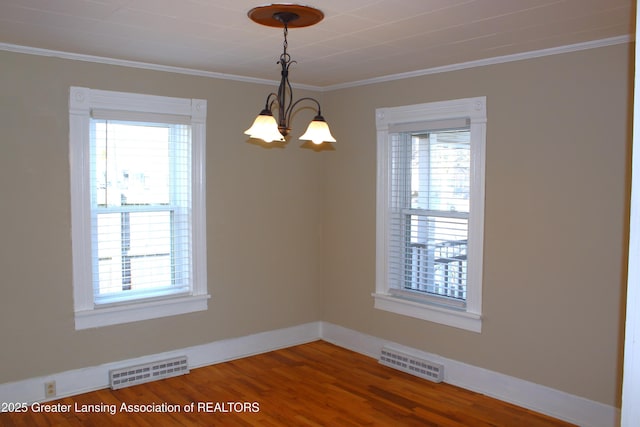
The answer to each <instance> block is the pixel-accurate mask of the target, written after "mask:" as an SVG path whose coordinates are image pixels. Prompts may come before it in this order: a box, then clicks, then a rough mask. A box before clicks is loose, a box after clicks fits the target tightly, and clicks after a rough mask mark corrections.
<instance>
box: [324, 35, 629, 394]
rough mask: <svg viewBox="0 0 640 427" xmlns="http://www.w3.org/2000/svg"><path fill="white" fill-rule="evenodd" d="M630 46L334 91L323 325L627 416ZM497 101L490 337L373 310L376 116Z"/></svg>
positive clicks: (486, 304) (489, 229)
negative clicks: (381, 110) (623, 391)
mask: <svg viewBox="0 0 640 427" xmlns="http://www.w3.org/2000/svg"><path fill="white" fill-rule="evenodd" d="M629 53H630V47H629V46H628V45H618V46H613V47H606V48H600V49H594V50H588V51H581V52H575V53H570V54H564V55H556V56H548V57H544V58H538V59H532V60H526V61H519V62H512V63H506V64H501V65H494V66H486V67H479V68H474V69H468V70H462V71H456V72H449V73H444V74H436V75H431V76H424V77H420V78H413V79H407V80H403V81H394V82H388V83H382V84H376V85H369V86H362V87H356V88H350V89H344V90H339V91H335V92H332V93H329V94H328V95H326V97H325V99H326V101H325V104H326V105H325V106H324V108H323V110H326V112H327V113H326V116H327V117H326V118H327V120H331V125H332V130H333V132H334V134H335V135H338V137H337V138H339V144H338V145H337V151H336V153H335V154H334V155H332V156H329V158H328V159H327V165H326V170H325V173H326V176H325V180H326V184H327V186H326V188H325V193H324V198H325V199H324V206H325V212H324V218H325V226H324V230H325V233H324V240H323V259H324V265H325V269H324V270H323V278H322V293H323V305H322V310H323V311H322V318H323V320H326V321H329V322H333V323H336V324H339V325H342V326H344V327H347V328H351V329H355V330H358V331H361V332H363V333H367V334H371V335H374V336H378V337H381V338H385V339H389V340H393V341H396V342H399V343H401V344H404V345H408V346H411V347H414V348H418V349H421V350H424V351H428V352H431V353H436V354H440V355H442V356H445V357H448V358H452V359H455V360H459V361H462V362H466V363H469V364H472V365H475V366H480V367H483V368H487V369H490V370H494V371H497V372H502V373H505V374H508V375H512V376H515V377H518V378H522V379H525V380H529V381H532V382H535V383H539V384H542V385H546V386H549V387H552V388H555V389H559V390H563V391H566V392H568V393H571V394H575V395H578V396H583V397H586V398H589V399H593V400H596V401H599V402H602V403H605V404H608V405H615V406H619V404H620V398H619V394H620V393H619V390H620V385H621V358H622V351H621V349H622V342H621V340H622V334H621V329H622V322H623V311H622V310H623V309H622V307H623V305H622V300H623V292H624V279H625V270H624V265H625V259H626V249H625V247H626V233H627V226H626V223H627V208H628V191H629V188H628V183H627V182H628V180H627V178H628V177H627V175H628V168H627V166H628V155H629V150H630V149H629V146H630V145H629V144H630V143H629V141H630V125H629V120H630V94H629V92H630V91H631V87H630V85H629V81H630V65H629ZM474 96H486V97H487V116H488V123H487V159H486V168H487V175H486V210H485V243H484V247H485V252H484V279H483V308H484V310H483V313H484V321H483V329H482V333H481V334H476V333H473V332H467V331H463V330H460V329H455V328H451V327H446V326H440V325H437V324H434V323H430V322H426V321H421V320H416V319H411V318H407V317H403V316H400V315H396V314H392V313H388V312H384V311H380V310H375V309H374V308H373V298H372V297H371V293H372V292H373V291H374V289H375V268H374V267H375V207H376V205H375V196H376V195H375V190H376V186H375V181H376V155H375V153H376V134H375V115H374V112H375V109H376V108H377V107H392V106H399V105H407V104H415V103H423V102H429V101H439V100H446V99H456V98H466V97H474Z"/></svg>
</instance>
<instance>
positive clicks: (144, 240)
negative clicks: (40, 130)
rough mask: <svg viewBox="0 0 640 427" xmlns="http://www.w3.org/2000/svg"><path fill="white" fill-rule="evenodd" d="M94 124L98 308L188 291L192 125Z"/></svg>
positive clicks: (94, 251)
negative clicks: (103, 305)
mask: <svg viewBox="0 0 640 427" xmlns="http://www.w3.org/2000/svg"><path fill="white" fill-rule="evenodd" d="M95 116H96V115H95V114H94V118H92V119H91V121H90V147H91V148H90V191H91V242H92V266H93V267H92V276H93V277H92V282H93V293H94V303H95V304H96V305H101V304H110V303H116V302H120V301H127V300H131V299H139V298H151V297H157V296H166V295H174V294H180V293H185V294H186V293H188V292H189V291H190V286H191V285H190V283H191V276H192V272H191V262H190V259H191V253H190V250H191V249H190V248H191V247H192V245H191V235H192V230H191V176H192V173H191V163H192V162H191V126H190V125H185V124H173V123H159V122H137V121H128V120H113V119H108V120H107V119H96V118H95Z"/></svg>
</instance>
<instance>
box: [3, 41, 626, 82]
mask: <svg viewBox="0 0 640 427" xmlns="http://www.w3.org/2000/svg"><path fill="white" fill-rule="evenodd" d="M633 40H634V38H633V37H632V36H629V35H627V36H618V37H610V38H606V39H600V40H592V41H588V42H584V43H576V44H570V45H565V46H558V47H553V48H549V49H541V50H533V51H529V52H522V53H516V54H511V55H504V56H496V57H493V58H486V59H480V60H476V61H469V62H462V63H458V64H451V65H444V66H442V67H434V68H426V69H422V70H416V71H409V72H406V73H398V74H390V75H386V76H380V77H374V78H371V79H364V80H357V81H353V82H347V83H339V84H335V85H329V86H314V85H306V84H292V86H293V87H294V88H296V89H306V90H311V91H316V92H330V91H333V90H338V89H346V88H352V87H357V86H365V85H370V84H376V83H384V82H390V81H394V80H403V79H409V78H412V77H420V76H426V75H430V74H439V73H447V72H450V71H458V70H464V69H467V68H475V67H484V66H487V65H495V64H502V63H505V62H514V61H522V60H526V59H532V58H539V57H542V56H550V55H559V54H563V53H570V52H577V51H581V50H587V49H595V48H599V47H605V46H612V45H617V44H624V43H630V42H632V41H633ZM0 50H4V51H9V52H16V53H24V54H28V55H38V56H48V57H54V58H61V59H70V60H74V61H84V62H94V63H99V64H108V65H117V66H121V67H130V68H142V69H147V70H154V71H164V72H168V73H177V74H186V75H191V76H199V77H208V78H214V79H223V80H234V81H239V82H245V83H256V84H264V85H277V84H279V81H276V80H268V79H259V78H255V77H247V76H238V75H234V74H226V73H217V72H213V71H204V70H196V69H192V68H183V67H174V66H170V65H160V64H152V63H148V62H139V61H130V60H126V59H116V58H108V57H103V56H94V55H84V54H79V53H73V52H65V51H59V50H50V49H41V48H36V47H30V46H21V45H15V44H9V43H0Z"/></svg>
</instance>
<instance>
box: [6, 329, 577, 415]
mask: <svg viewBox="0 0 640 427" xmlns="http://www.w3.org/2000/svg"><path fill="white" fill-rule="evenodd" d="M44 405H45V404H43V406H40V407H38V406H37V405H35V406H34V405H30V406H28V410H27V412H24V413H2V414H0V425H2V426H29V427H38V426H83V427H84V426H96V427H97V426H113V425H118V426H147V427H151V426H152V427H161V426H267V427H268V426H287V427H293V426H340V427H343V426H345V427H346V426H394V427H395V426H443V427H482V426H494V427H495V426H508V427H514V426H526V427H536V426H545V427H549V426H569V425H570V424H567V423H564V422H561V421H558V420H554V419H552V418H549V417H547V416H544V415H540V414H536V413H534V412H531V411H528V410H526V409H522V408H519V407H517V406H514V405H510V404H507V403H504V402H500V401H497V400H495V399H491V398H488V397H486V396H483V395H480V394H477V393H473V392H470V391H467V390H464V389H460V388H457V387H454V386H451V385H448V384H444V383H441V384H434V383H431V382H429V381H426V380H422V379H420V378H417V377H414V376H411V375H408V374H404V373H402V372H399V371H396V370H393V369H390V368H387V367H385V366H382V365H380V364H378V363H377V361H376V360H375V359H372V358H369V357H366V356H363V355H360V354H357V353H354V352H351V351H349V350H345V349H343V348H340V347H336V346H334V345H332V344H329V343H327V342H324V341H316V342H313V343H309V344H304V345H300V346H296V347H291V348H287V349H283V350H278V351H273V352H270V353H265V354H261V355H257V356H253V357H248V358H244V359H239V360H234V361H231V362H226V363H220V364H217V365H213V366H208V367H205V368H199V369H194V370H192V371H191V373H190V374H188V375H184V376H180V377H175V378H171V379H167V380H162V381H156V382H152V383H147V384H143V385H138V386H133V387H129V388H124V389H121V390H115V391H112V390H109V389H105V390H99V391H96V392H92V393H86V394H82V395H78V396H73V397H70V398H65V399H61V400H57V401H54V402H48V403H47V404H46V405H48V406H44ZM44 410H68V412H56V413H54V412H47V413H45V412H42V411H44ZM36 411H40V412H36Z"/></svg>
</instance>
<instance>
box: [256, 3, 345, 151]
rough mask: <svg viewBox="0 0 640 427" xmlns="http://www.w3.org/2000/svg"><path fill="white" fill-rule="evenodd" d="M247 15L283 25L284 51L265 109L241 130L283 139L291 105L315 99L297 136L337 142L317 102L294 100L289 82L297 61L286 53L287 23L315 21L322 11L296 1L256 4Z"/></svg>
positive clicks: (267, 139)
mask: <svg viewBox="0 0 640 427" xmlns="http://www.w3.org/2000/svg"><path fill="white" fill-rule="evenodd" d="M247 15H248V16H249V18H251V20H253V21H254V22H257V23H258V24H262V25H267V26H269V27H282V28H283V29H284V43H283V46H284V51H283V52H282V55H280V60H279V61H278V64H280V66H281V67H282V71H281V73H280V74H281V79H280V86H279V87H278V92H277V93H275V92H271V93H270V94H269V95H268V96H267V101H266V102H265V105H264V109H263V110H262V111H261V112H260V114H259V115H258V117H256V119H255V121H254V122H253V125H251V127H250V128H249V129H247V130H246V131H245V132H244V133H245V134H246V135H249V137H251V138H258V139H262V140H263V141H265V142H272V141H280V142H283V141H284V140H285V137H286V136H287V135H288V134H289V131H290V130H291V114H292V112H293V110H294V108H295V107H296V106H297V105H298V104H299V103H300V102H302V101H309V102H312V103H315V105H316V107H317V113H316V115H315V117H314V118H313V120H312V121H311V123H309V126H308V127H307V130H306V132H305V133H304V134H303V135H302V136H300V138H299V139H301V140H305V141H312V142H313V143H314V144H322V143H323V142H336V140H335V138H334V137H333V136H332V135H331V131H330V130H329V126H328V125H327V122H326V121H325V119H324V117H322V112H321V109H320V103H319V102H318V101H317V100H315V99H314V98H309V97H305V98H300V99H298V100H297V101H295V102H294V101H293V91H292V89H291V83H290V82H289V67H290V66H291V64H295V63H296V61H292V60H291V56H290V55H289V53H287V47H288V42H287V35H288V32H289V27H291V28H298V27H308V26H311V25H314V24H316V23H318V22H320V21H321V20H322V19H323V18H324V14H323V13H322V11H320V10H318V9H315V8H312V7H309V6H299V5H295V4H272V5H269V6H260V7H255V8H253V9H251V10H250V11H249V13H248V14H247ZM276 107H277V110H276V111H277V121H276V117H274V115H273V109H274V108H276Z"/></svg>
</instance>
